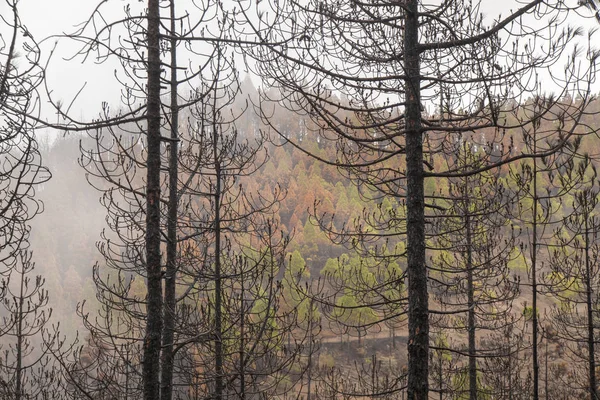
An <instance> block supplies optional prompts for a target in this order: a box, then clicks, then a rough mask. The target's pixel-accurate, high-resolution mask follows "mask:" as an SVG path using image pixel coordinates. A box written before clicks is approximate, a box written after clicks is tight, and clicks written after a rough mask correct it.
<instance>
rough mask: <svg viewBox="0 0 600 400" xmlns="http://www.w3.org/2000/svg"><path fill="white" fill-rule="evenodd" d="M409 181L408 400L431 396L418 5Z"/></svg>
mask: <svg viewBox="0 0 600 400" xmlns="http://www.w3.org/2000/svg"><path fill="white" fill-rule="evenodd" d="M405 12H406V26H405V30H404V68H405V74H406V79H405V86H406V87H405V91H406V99H405V101H406V109H405V121H406V122H405V123H406V180H407V199H406V208H407V254H408V299H409V300H408V301H409V304H408V400H427V398H428V393H429V383H428V376H429V302H428V290H427V270H426V268H425V199H424V175H423V133H422V132H421V100H420V98H421V93H420V84H421V82H420V81H421V79H420V64H419V24H418V1H417V0H408V1H407V2H406V11H405Z"/></svg>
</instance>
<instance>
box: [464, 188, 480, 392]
mask: <svg viewBox="0 0 600 400" xmlns="http://www.w3.org/2000/svg"><path fill="white" fill-rule="evenodd" d="M465 180H467V178H465ZM468 187H469V186H468V185H465V188H468ZM464 195H465V197H466V198H467V200H466V207H465V212H466V214H467V215H466V218H465V225H466V236H467V237H466V245H467V265H466V267H467V306H468V308H469V311H468V317H467V319H468V321H467V326H468V337H469V338H468V340H469V400H477V359H476V355H477V354H476V349H475V300H474V292H475V288H474V286H473V248H472V245H473V244H472V238H471V221H470V218H469V206H470V205H469V200H468V193H467V192H466V191H465V193H464Z"/></svg>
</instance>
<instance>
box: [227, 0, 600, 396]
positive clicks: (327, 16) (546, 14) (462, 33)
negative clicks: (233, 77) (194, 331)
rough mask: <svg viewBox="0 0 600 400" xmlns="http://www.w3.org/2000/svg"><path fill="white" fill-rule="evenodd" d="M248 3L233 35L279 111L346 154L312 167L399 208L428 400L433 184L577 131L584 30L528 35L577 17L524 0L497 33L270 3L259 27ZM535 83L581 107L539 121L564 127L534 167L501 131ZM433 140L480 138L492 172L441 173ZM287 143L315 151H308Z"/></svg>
mask: <svg viewBox="0 0 600 400" xmlns="http://www.w3.org/2000/svg"><path fill="white" fill-rule="evenodd" d="M240 4H241V7H242V9H241V10H240V12H238V14H239V15H244V16H245V17H246V23H245V24H243V23H240V24H239V25H238V29H239V30H240V31H241V30H242V29H244V30H246V31H250V32H251V34H252V35H256V36H258V38H256V39H255V40H254V41H255V42H256V43H258V44H259V45H257V46H256V47H252V48H251V49H250V54H251V55H252V56H253V57H255V58H256V59H258V60H259V63H258V64H257V67H256V69H257V73H258V74H259V75H260V76H262V77H264V79H265V80H266V82H267V84H268V85H269V86H271V87H274V88H277V89H280V93H279V98H272V100H273V101H279V102H281V103H283V104H286V105H287V106H288V107H289V108H290V109H292V110H294V111H297V112H299V113H301V114H303V115H305V116H307V117H308V118H310V119H311V120H312V121H313V122H314V124H315V126H316V127H317V128H316V129H315V130H316V131H317V132H320V133H321V135H320V140H321V141H328V140H330V141H333V142H334V143H335V146H336V149H337V150H338V151H337V157H336V159H335V160H331V159H325V158H323V157H318V155H317V154H313V155H314V156H316V157H317V158H319V159H321V161H323V162H326V163H330V164H332V165H336V166H338V167H340V168H341V169H343V170H345V171H347V172H348V173H349V175H350V176H351V177H352V178H353V179H355V181H356V182H357V184H358V185H359V186H361V187H365V186H366V187H369V188H370V189H371V190H372V191H374V192H376V193H380V194H381V193H385V194H388V195H390V196H392V197H394V198H396V199H399V198H404V199H405V200H404V203H403V204H405V207H406V212H405V215H406V225H405V228H404V229H402V231H401V232H400V233H398V231H397V230H396V229H395V228H396V227H397V226H398V225H399V224H398V223H395V222H394V220H393V219H391V220H390V224H389V228H392V227H393V228H394V229H390V231H391V232H394V235H398V236H400V235H402V236H404V237H405V241H406V259H407V271H406V274H407V277H408V326H409V341H408V357H409V365H408V398H409V399H411V400H412V399H421V400H424V399H427V398H428V391H429V387H428V381H427V377H428V360H429V303H428V300H429V295H428V279H427V268H426V255H425V249H426V245H425V243H426V242H425V238H426V229H425V228H426V213H425V210H426V201H425V192H424V181H425V178H426V177H435V176H458V175H464V174H472V173H475V172H477V171H478V170H481V169H487V168H490V167H493V166H496V165H499V164H502V163H508V162H511V161H514V160H516V159H519V158H522V157H531V156H541V155H543V154H550V153H552V152H554V151H556V150H557V149H559V148H560V147H561V146H562V145H563V144H564V143H565V142H566V141H568V140H569V138H570V137H571V136H572V134H573V133H574V132H576V130H577V128H578V126H579V121H580V117H581V115H582V113H583V112H584V110H585V109H586V108H587V105H588V104H589V102H590V101H591V100H592V97H591V96H590V91H589V83H590V82H592V81H593V79H594V78H593V77H594V74H595V65H596V64H595V60H596V54H595V53H594V52H587V53H585V54H584V53H582V52H580V51H579V49H578V48H576V47H573V46H572V44H573V43H574V41H575V38H576V37H577V36H579V34H580V33H581V30H580V29H572V28H570V27H565V28H563V29H561V28H557V29H555V30H552V32H550V37H548V32H547V30H546V28H545V27H544V28H541V27H537V26H535V25H529V24H527V21H528V19H529V18H538V19H539V18H548V19H550V20H564V18H566V16H567V15H569V13H571V11H572V10H571V9H570V7H568V6H567V5H565V4H564V3H563V2H562V1H557V2H552V3H551V4H548V3H543V2H541V1H539V0H533V1H529V2H526V3H524V4H521V5H520V7H519V8H518V9H516V10H514V11H511V12H509V13H508V15H506V16H504V17H500V18H498V19H495V20H486V19H484V17H483V15H482V14H481V13H480V3H479V2H475V3H461V2H443V3H441V4H436V5H428V4H425V3H423V2H420V1H419V0H409V1H407V2H391V3H390V2H374V3H364V2H361V1H331V2H327V3H323V2H321V1H316V0H315V1H308V2H301V1H294V0H289V1H279V2H274V3H271V4H265V3H262V4H261V5H259V6H257V7H256V14H257V15H256V16H255V15H250V14H251V13H252V10H255V8H254V7H253V5H250V2H247V3H240ZM268 11H270V12H268ZM542 38H543V39H542ZM539 40H543V41H544V42H545V43H548V42H549V43H550V44H549V45H548V46H547V47H544V49H543V50H542V51H539V49H538V48H537V47H535V46H532V45H531V44H530V43H537V42H538V41H539ZM513 42H514V44H513ZM571 52H572V53H571ZM567 54H569V57H562V56H563V55H567ZM580 57H581V58H580ZM562 60H566V63H567V65H566V66H565V68H562V65H561V64H562ZM578 60H582V61H583V60H585V61H584V62H585V66H584V67H583V68H581V69H579V68H577V67H575V66H576V65H578V63H579V61H578ZM554 66H558V67H559V68H556V69H555V68H553V67H554ZM540 71H544V73H549V74H550V78H549V79H555V81H556V82H559V88H558V90H559V91H561V92H563V93H566V91H570V90H572V88H573V87H575V88H576V89H575V90H576V91H578V92H579V93H578V95H580V96H581V99H582V101H581V102H580V103H578V104H577V105H573V104H569V105H563V104H561V103H560V102H559V101H557V98H556V97H552V98H551V99H550V101H548V103H547V107H546V108H545V109H544V110H543V111H541V114H543V115H547V116H550V115H565V116H566V117H567V121H566V124H565V129H564V130H563V134H562V135H561V136H560V139H559V140H558V141H557V142H556V143H553V144H551V145H550V144H548V145H547V146H546V147H544V148H539V149H538V153H537V154H530V153H527V152H525V151H522V150H523V149H515V148H511V147H510V146H509V145H508V144H509V139H508V137H507V136H505V135H504V134H505V133H506V130H507V129H511V128H513V127H524V126H530V125H531V124H532V123H533V122H534V121H533V120H532V119H528V120H525V121H519V122H514V120H511V119H509V118H507V117H508V116H510V115H512V114H516V113H517V112H518V110H517V109H516V108H514V107H512V108H511V107H510V106H508V105H509V104H511V103H514V102H515V101H516V102H518V101H519V100H520V99H521V98H523V97H527V96H529V95H530V94H531V93H536V92H540V91H541V90H548V89H549V88H546V87H544V88H541V89H540V85H541V84H542V80H541V79H540V78H539V74H538V72H540ZM564 71H567V72H566V75H565V73H564ZM547 80H548V79H546V78H544V81H547ZM270 93H271V92H270ZM559 97H560V96H559ZM438 104H443V105H444V107H443V108H442V109H440V110H439V111H440V112H439V113H437V115H433V113H429V114H427V113H426V112H425V110H426V108H429V107H432V106H434V105H438ZM447 104H450V106H449V107H447V106H446V105H447ZM264 110H265V111H264V115H265V116H267V115H269V112H268V110H267V109H266V108H265V109H264ZM271 127H272V128H273V129H275V130H277V127H276V126H271ZM435 131H441V132H446V131H455V132H459V133H462V134H463V135H468V134H469V133H471V132H476V135H473V136H474V137H476V141H477V143H474V144H476V145H478V146H482V147H484V148H485V149H487V153H488V158H487V160H486V163H484V166H482V167H476V168H472V169H469V168H465V169H464V170H463V171H453V170H439V169H435V168H433V166H432V165H431V164H430V163H428V159H429V156H430V155H431V154H433V153H436V152H438V151H440V150H441V149H440V147H439V146H440V142H439V141H436V140H435V137H434V136H433V135H432V132H435ZM282 137H285V138H286V139H287V140H289V141H291V142H293V144H294V145H295V146H297V147H298V148H301V149H303V150H304V151H307V152H308V151H309V150H308V148H307V147H306V146H305V144H304V143H306V142H305V141H303V142H299V141H293V140H292V139H291V138H289V137H286V136H285V135H282ZM503 144H504V146H503ZM425 165H427V166H428V169H429V171H425V170H424V166H425ZM355 236H356V237H357V238H359V239H362V238H364V237H365V236H367V237H368V236H369V235H365V232H356V235H355Z"/></svg>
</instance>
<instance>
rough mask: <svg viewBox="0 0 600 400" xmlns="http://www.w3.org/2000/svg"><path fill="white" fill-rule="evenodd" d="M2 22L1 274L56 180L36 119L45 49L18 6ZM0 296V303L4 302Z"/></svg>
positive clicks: (10, 7)
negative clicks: (40, 197) (39, 190)
mask: <svg viewBox="0 0 600 400" xmlns="http://www.w3.org/2000/svg"><path fill="white" fill-rule="evenodd" d="M6 3H7V4H6V6H7V8H6V10H7V13H6V14H5V15H3V18H2V21H1V23H0V42H1V43H2V46H1V47H0V114H1V115H2V120H1V121H0V156H1V157H2V162H1V165H0V191H1V192H2V196H1V198H0V274H1V275H4V274H5V273H7V272H8V271H9V270H10V269H11V268H12V267H13V266H14V265H16V263H17V256H18V254H20V252H21V251H22V250H23V249H25V248H27V247H28V244H27V239H28V237H29V226H28V222H29V221H30V219H31V218H33V217H34V216H35V215H36V214H37V213H39V212H40V211H41V210H42V204H41V203H40V202H39V201H37V200H36V199H35V191H36V187H37V186H38V185H41V184H43V183H44V182H46V181H47V180H48V179H49V178H50V172H49V171H48V169H47V168H45V167H43V166H42V165H41V158H40V153H39V150H38V143H37V141H36V138H35V136H34V124H33V122H32V119H33V118H35V117H37V116H38V114H39V102H38V98H37V89H38V87H39V86H40V85H41V84H42V83H43V78H44V70H43V68H42V67H41V65H40V58H41V54H40V49H39V48H38V45H37V43H36V41H35V40H34V38H33V37H32V36H31V34H30V33H29V31H28V30H27V28H26V27H25V25H24V24H23V23H22V21H21V19H20V16H19V10H18V8H17V3H18V2H17V1H7V2H6ZM1 293H2V292H1V291H0V299H1V298H2V295H1Z"/></svg>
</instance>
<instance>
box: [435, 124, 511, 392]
mask: <svg viewBox="0 0 600 400" xmlns="http://www.w3.org/2000/svg"><path fill="white" fill-rule="evenodd" d="M449 142H451V143H455V145H454V147H452V145H448V146H449V149H451V150H453V151H451V152H450V154H449V157H451V158H452V159H451V160H450V161H449V162H448V165H449V168H451V169H454V170H456V171H460V170H461V168H463V166H466V165H468V166H469V167H470V168H473V167H475V168H476V167H477V164H478V160H479V158H480V155H479V153H477V152H475V149H474V148H473V147H472V146H473V145H472V143H471V142H470V141H464V142H461V140H457V138H456V137H455V136H454V135H449ZM436 197H438V199H436V202H435V204H436V205H437V206H438V207H439V209H438V210H437V211H436V214H437V216H436V218H434V219H433V224H434V231H435V233H436V235H435V237H434V238H433V239H432V245H433V247H435V248H436V249H438V250H437V251H432V261H431V268H430V269H431V272H430V281H431V292H432V294H433V299H434V300H435V301H436V302H437V303H439V307H440V311H441V313H440V315H435V314H436V311H435V309H433V311H432V313H433V315H432V318H431V323H432V326H435V327H438V328H440V329H442V332H445V333H446V334H447V335H449V332H456V333H460V332H464V333H466V336H467V346H466V348H464V347H463V346H460V345H459V347H458V348H456V347H454V348H452V347H449V346H448V347H446V348H445V349H442V350H445V351H450V352H456V354H455V355H456V357H460V356H462V355H464V356H466V357H467V362H466V367H465V370H463V371H462V372H459V374H462V375H465V376H466V377H467V379H465V382H464V383H465V384H463V385H460V386H461V387H459V388H456V389H457V390H458V391H459V393H458V396H465V397H468V398H469V399H471V400H475V399H477V398H481V397H485V396H489V395H493V393H489V392H488V391H487V390H486V389H485V388H482V385H481V382H482V376H483V375H485V374H488V373H490V371H486V370H485V369H483V365H482V363H481V360H483V359H491V358H494V357H500V356H504V355H505V354H503V352H502V351H500V352H496V351H495V349H494V348H493V347H491V348H488V347H486V346H483V345H482V343H481V342H482V338H483V337H485V336H487V335H489V334H490V333H493V332H494V331H499V330H505V329H507V325H512V324H514V323H515V321H514V320H513V318H512V316H511V314H512V312H513V301H514V299H515V298H517V297H518V295H519V286H518V282H517V280H516V279H513V277H512V276H511V272H510V270H509V268H508V265H509V261H510V259H511V253H512V250H513V248H514V246H515V238H516V233H515V232H514V230H513V229H512V228H511V226H510V225H509V220H508V219H507V218H506V214H507V209H508V208H509V207H510V205H511V204H512V203H513V201H514V198H511V196H510V194H509V191H508V190H507V189H506V188H505V186H504V184H503V183H502V180H501V179H500V177H499V171H498V170H497V171H486V172H482V173H480V174H477V175H472V176H469V175H465V176H461V177H459V178H452V179H450V182H449V184H448V193H443V192H441V191H440V192H439V194H436ZM432 308H433V307H432ZM449 336H454V335H449ZM460 392H464V393H460Z"/></svg>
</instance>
